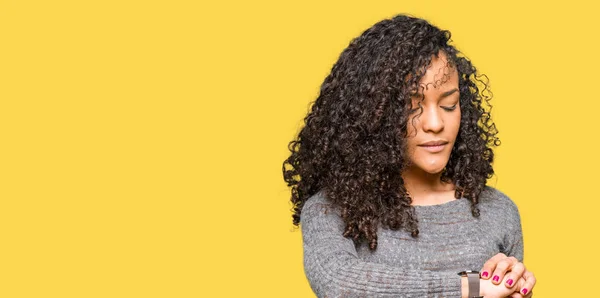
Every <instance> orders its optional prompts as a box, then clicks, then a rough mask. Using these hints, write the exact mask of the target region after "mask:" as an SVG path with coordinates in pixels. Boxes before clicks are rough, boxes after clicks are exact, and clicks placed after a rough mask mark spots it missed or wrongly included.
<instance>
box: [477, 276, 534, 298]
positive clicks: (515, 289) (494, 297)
mask: <svg viewBox="0 0 600 298" xmlns="http://www.w3.org/2000/svg"><path fill="white" fill-rule="evenodd" d="M506 281H508V277H505V279H504V280H503V281H502V282H503V283H506ZM479 284H480V291H479V293H480V294H481V295H482V296H483V297H485V298H505V297H510V298H530V297H532V296H533V292H532V291H528V292H527V295H523V294H522V293H521V290H522V289H523V288H524V287H525V284H526V281H525V279H523V278H520V279H519V280H517V281H516V282H514V283H513V286H512V287H505V286H503V285H496V284H494V283H492V281H491V280H489V279H488V280H485V279H479Z"/></svg>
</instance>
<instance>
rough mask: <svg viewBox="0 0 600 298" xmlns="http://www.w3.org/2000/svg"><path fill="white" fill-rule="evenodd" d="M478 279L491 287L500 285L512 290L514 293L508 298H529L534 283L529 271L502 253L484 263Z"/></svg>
mask: <svg viewBox="0 0 600 298" xmlns="http://www.w3.org/2000/svg"><path fill="white" fill-rule="evenodd" d="M480 277H481V279H482V281H483V280H486V281H489V282H490V283H491V284H492V285H500V284H501V283H502V284H504V286H505V287H506V288H508V289H512V290H513V292H514V293H513V294H512V295H510V296H508V297H513V298H521V297H531V291H532V290H533V287H534V286H535V283H536V279H535V276H534V275H533V273H532V272H531V271H528V270H527V269H525V265H524V264H523V263H521V262H519V260H517V259H516V258H515V257H507V256H506V255H505V254H503V253H499V254H497V255H495V256H493V257H492V258H491V259H489V260H488V261H487V262H485V264H484V265H483V268H482V269H481V271H480ZM482 285H483V284H482ZM503 297H506V296H503Z"/></svg>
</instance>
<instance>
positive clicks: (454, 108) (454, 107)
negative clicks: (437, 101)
mask: <svg viewBox="0 0 600 298" xmlns="http://www.w3.org/2000/svg"><path fill="white" fill-rule="evenodd" d="M457 105H458V104H454V105H453V106H450V107H446V106H442V109H444V110H445V111H448V112H452V111H454V110H456V106H457Z"/></svg>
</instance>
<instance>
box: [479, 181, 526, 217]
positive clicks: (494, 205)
mask: <svg viewBox="0 0 600 298" xmlns="http://www.w3.org/2000/svg"><path fill="white" fill-rule="evenodd" d="M479 206H480V209H482V210H486V211H493V212H494V213H496V214H504V215H507V216H509V217H517V218H518V217H519V208H518V207H517V204H516V203H515V202H514V201H513V200H512V199H511V198H510V197H509V196H508V195H506V194H505V193H503V192H501V191H500V190H498V189H496V188H494V187H491V186H486V187H485V188H484V190H483V191H482V192H481V194H480V196H479Z"/></svg>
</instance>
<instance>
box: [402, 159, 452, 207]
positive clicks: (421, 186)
mask: <svg viewBox="0 0 600 298" xmlns="http://www.w3.org/2000/svg"><path fill="white" fill-rule="evenodd" d="M441 177H442V173H441V172H440V173H436V174H431V173H427V172H425V171H423V170H421V169H418V168H409V169H407V170H405V171H404V172H403V173H402V179H403V180H404V187H405V188H406V190H407V191H408V193H409V195H410V197H411V199H412V204H413V205H432V204H439V203H444V202H447V201H448V198H447V197H442V196H440V194H443V193H448V192H451V191H453V190H454V189H455V187H454V184H453V183H445V182H442V180H441Z"/></svg>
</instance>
